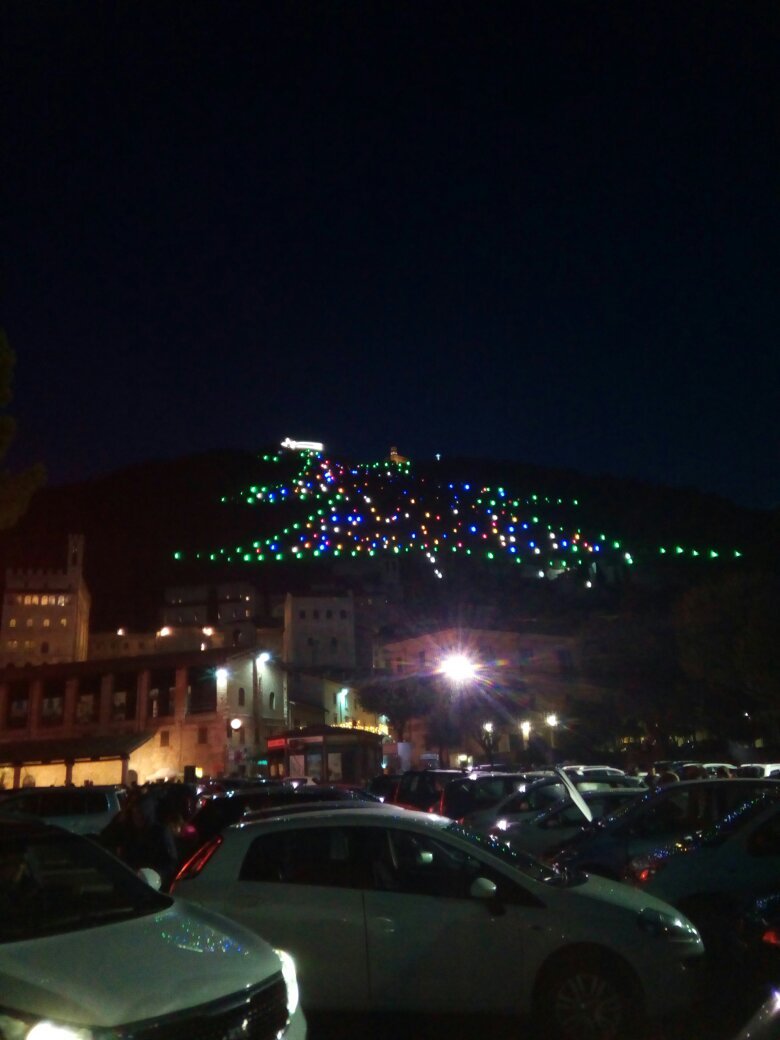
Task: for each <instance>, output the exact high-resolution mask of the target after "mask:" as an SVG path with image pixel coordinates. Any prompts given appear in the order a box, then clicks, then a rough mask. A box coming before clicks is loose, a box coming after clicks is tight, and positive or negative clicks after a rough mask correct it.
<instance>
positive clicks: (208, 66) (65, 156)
mask: <svg viewBox="0 0 780 1040" xmlns="http://www.w3.org/2000/svg"><path fill="white" fill-rule="evenodd" d="M779 87H780V5H778V4H777V3H766V4H759V3H750V2H749V0H736V2H734V3H723V2H709V3H699V2H693V0H691V2H688V3H686V2H680V0H676V2H675V3H662V2H655V0H654V2H647V3H634V2H629V0H615V2H609V0H599V2H598V3H586V2H578V3H565V2H558V0H534V2H522V0H514V2H512V3H508V4H503V3H491V2H489V0H475V2H473V3H468V4H462V3H457V2H454V0H446V2H444V0H442V2H438V3H437V2H424V0H409V2H395V3H390V4H382V3H371V2H357V0H353V2H349V3H343V2H336V0H331V2H324V3H308V4H304V3H296V2H285V3H273V2H269V0H256V2H252V3H241V2H228V0H223V2H210V3H198V2H196V0H180V2H175V3H174V2H170V3H166V2H164V0H157V2H154V3H151V2H150V3H134V2H119V0H114V2H109V0H106V2H103V3H100V4H91V3H67V2H63V0H57V2H52V3H40V2H34V0H19V2H13V0H12V2H8V0H5V2H4V3H2V5H0V88H1V89H2V98H1V99H0V153H1V158H0V203H1V209H0V242H2V262H1V266H0V324H2V325H3V326H4V327H5V329H6V331H7V333H8V336H9V339H10V341H11V344H12V346H13V347H14V350H15V351H16V354H17V368H16V373H15V382H14V395H13V400H12V402H11V405H10V407H9V411H10V412H11V414H13V415H14V416H15V417H16V418H17V420H18V423H19V432H18V435H17V440H16V442H15V444H14V447H13V449H12V451H11V452H9V454H8V456H7V457H6V460H5V462H6V464H7V465H8V466H10V467H11V468H19V467H21V466H23V465H26V464H27V463H30V462H34V461H38V460H41V461H43V462H44V463H45V464H46V466H47V468H48V471H49V480H50V483H54V484H57V483H64V482H70V481H74V480H80V479H83V478H88V477H92V476H97V475H100V474H104V473H107V472H109V471H112V470H115V469H117V468H120V467H123V466H126V465H129V464H134V463H138V462H143V461H146V460H151V459H158V458H175V457H178V456H181V455H186V454H190V453H192V452H201V451H208V450H211V449H223V448H241V449H249V450H260V449H261V448H262V447H263V446H266V445H268V444H277V443H278V442H279V441H281V439H282V438H284V437H286V436H292V437H296V438H314V439H317V440H322V441H324V442H325V444H326V446H327V449H328V451H329V453H331V454H332V455H334V456H336V457H339V456H342V455H343V456H348V457H352V458H355V459H358V460H366V461H367V460H370V459H372V458H379V457H382V456H384V455H386V454H387V451H388V448H389V447H390V446H391V445H396V446H397V447H398V449H399V451H401V452H402V453H403V454H404V455H407V456H409V457H411V458H412V459H414V458H430V457H431V456H433V455H434V454H435V453H441V454H443V455H446V456H454V455H457V456H472V457H476V456H488V457H494V458H501V459H517V460H519V461H523V462H528V463H533V464H535V465H540V466H553V467H568V468H573V469H577V470H581V471H583V472H586V473H608V474H614V475H619V476H631V477H636V478H639V479H642V480H647V481H650V482H653V483H662V484H670V485H674V486H678V485H679V486H689V487H695V488H699V489H701V490H703V491H708V492H715V493H718V494H721V495H724V496H726V497H728V498H731V499H733V500H734V501H736V502H738V503H740V504H742V505H747V506H758V507H762V508H763V507H770V506H773V505H777V504H778V503H780V486H779V482H778V472H779V467H778V459H779V458H780V438H779V437H778V414H777V412H778V409H777V402H778V392H779V391H780V375H779V373H778V361H779V358H780V351H779V350H778V325H779V324H780V322H779V319H780V302H779V301H780V291H779V290H780V269H779V268H780V264H778V248H779V247H778V243H780V208H779V206H778V190H779V186H780V169H779V166H780V163H779V162H778V158H779V156H780V142H779V140H778V133H779V132H780V89H778V88H779Z"/></svg>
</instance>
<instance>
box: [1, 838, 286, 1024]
mask: <svg viewBox="0 0 780 1040" xmlns="http://www.w3.org/2000/svg"><path fill="white" fill-rule="evenodd" d="M149 873H150V874H151V873H152V872H149ZM158 880H159V879H158ZM247 1022H250V1023H251V1024H252V1029H251V1031H249V1032H248V1031H247V1029H246V1023H247ZM0 1036H2V1037H3V1038H4V1040H44V1038H46V1037H48V1038H49V1040H51V1038H52V1037H55V1038H57V1040H97V1038H98V1037H101V1038H107V1037H111V1038H113V1040H122V1038H123V1037H127V1038H130V1037H132V1040H154V1038H158V1037H161V1036H165V1037H172V1036H177V1037H180V1036H181V1037H185V1036H197V1037H200V1038H208V1040H223V1038H225V1037H232V1036H236V1037H247V1038H249V1037H251V1038H252V1040H281V1038H284V1040H305V1036H306V1020H305V1018H304V1015H303V1011H302V1009H301V1008H300V1006H299V1004H298V995H297V980H296V974H295V966H294V963H293V960H292V958H291V957H290V955H289V954H288V953H286V952H282V951H279V950H274V949H273V948H272V947H271V946H269V945H268V943H266V942H264V941H263V940H262V939H260V938H259V937H258V936H257V934H255V933H254V932H253V931H249V930H248V929H246V928H243V927H241V926H240V925H238V924H235V923H234V922H232V921H226V920H225V919H224V918H223V917H220V916H219V915H218V914H215V913H213V912H212V911H209V910H205V909H203V908H202V907H195V906H188V905H187V904H186V903H185V902H183V901H182V900H179V899H173V898H171V897H170V896H167V895H162V894H161V893H160V892H158V891H156V890H155V889H154V888H153V887H151V886H150V885H149V884H147V883H146V881H145V880H142V878H140V877H138V876H137V875H136V874H135V873H134V872H133V871H131V870H130V869H129V868H128V867H126V866H125V865H124V864H123V863H120V862H119V860H117V859H115V858H114V857H113V856H111V855H110V854H109V853H108V852H106V851H105V850H104V849H102V848H100V847H99V846H98V845H97V844H95V843H94V842H92V841H90V840H89V839H87V838H82V837H80V836H78V835H75V834H72V833H69V832H67V831H65V830H62V829H60V828H58V827H50V826H47V825H46V824H43V823H41V822H39V821H33V820H21V819H15V820H14V819H10V818H7V819H5V820H3V822H2V827H0Z"/></svg>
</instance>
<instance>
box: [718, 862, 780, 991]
mask: <svg viewBox="0 0 780 1040" xmlns="http://www.w3.org/2000/svg"><path fill="white" fill-rule="evenodd" d="M733 924H734V927H733V929H732V931H731V933H730V934H731V937H732V938H733V945H732V948H731V950H730V957H729V960H730V961H731V963H732V964H733V965H734V966H736V968H737V969H738V970H739V972H740V975H741V976H742V977H743V978H745V979H746V980H747V981H748V985H750V986H751V987H753V988H755V989H758V990H762V991H763V990H766V989H767V988H770V987H771V988H772V989H777V988H778V986H780V882H778V888H777V889H776V890H775V891H773V892H769V893H767V894H764V895H762V896H758V897H755V898H752V899H749V900H746V901H745V902H744V903H743V904H742V905H741V906H740V907H739V908H738V910H737V913H736V915H735V918H734V922H733Z"/></svg>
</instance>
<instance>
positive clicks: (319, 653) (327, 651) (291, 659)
mask: <svg viewBox="0 0 780 1040" xmlns="http://www.w3.org/2000/svg"><path fill="white" fill-rule="evenodd" d="M283 660H284V661H285V663H286V664H292V665H298V666H299V667H311V666H315V667H317V666H328V667H339V668H354V667H355V663H356V655H355V604H354V600H353V597H352V593H351V592H349V593H347V594H346V595H339V596H294V595H292V594H291V593H288V594H287V596H286V598H285V602H284V649H283Z"/></svg>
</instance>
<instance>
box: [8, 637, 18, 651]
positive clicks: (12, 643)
mask: <svg viewBox="0 0 780 1040" xmlns="http://www.w3.org/2000/svg"><path fill="white" fill-rule="evenodd" d="M18 646H19V640H18V639H9V640H8V649H9V650H16V648H17V647H18Z"/></svg>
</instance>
